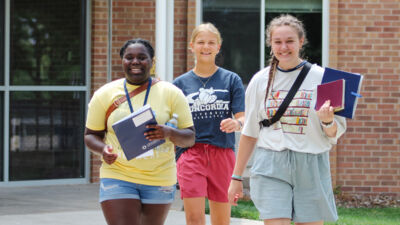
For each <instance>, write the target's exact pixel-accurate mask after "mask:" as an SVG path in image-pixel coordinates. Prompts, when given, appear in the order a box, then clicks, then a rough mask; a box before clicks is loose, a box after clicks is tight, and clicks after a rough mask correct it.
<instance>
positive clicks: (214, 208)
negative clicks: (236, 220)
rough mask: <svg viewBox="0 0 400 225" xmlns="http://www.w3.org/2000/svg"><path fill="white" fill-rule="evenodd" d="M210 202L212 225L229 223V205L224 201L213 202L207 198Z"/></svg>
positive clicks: (226, 224)
mask: <svg viewBox="0 0 400 225" xmlns="http://www.w3.org/2000/svg"><path fill="white" fill-rule="evenodd" d="M208 202H209V203H210V216H211V224H212V225H229V222H230V219H231V205H230V204H229V203H224V202H215V201H211V200H208Z"/></svg>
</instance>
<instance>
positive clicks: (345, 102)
mask: <svg viewBox="0 0 400 225" xmlns="http://www.w3.org/2000/svg"><path fill="white" fill-rule="evenodd" d="M362 79H363V76H362V75H361V74H356V73H349V72H344V71H340V70H335V69H331V68H325V72H324V76H323V78H322V82H321V85H319V86H318V87H317V102H316V104H315V109H316V110H319V108H320V107H321V105H322V104H324V102H325V101H326V100H328V99H329V100H331V105H332V106H333V107H334V109H335V114H336V115H339V116H343V117H346V118H350V119H352V118H354V115H355V111H356V108H357V100H358V98H360V97H361V95H360V89H361V83H362Z"/></svg>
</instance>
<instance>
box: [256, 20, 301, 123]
mask: <svg viewBox="0 0 400 225" xmlns="http://www.w3.org/2000/svg"><path fill="white" fill-rule="evenodd" d="M280 26H290V27H292V28H293V29H294V30H295V31H296V32H297V35H298V37H299V39H302V38H304V42H303V46H304V45H305V44H306V43H307V39H306V32H305V29H304V25H303V23H302V22H301V21H300V20H298V19H297V18H296V17H294V16H291V15H288V14H286V15H280V16H279V17H275V18H274V19H273V20H272V21H271V22H270V23H269V24H268V26H267V30H266V32H265V33H266V36H267V40H266V44H267V46H268V47H271V41H272V40H271V38H272V32H273V30H274V29H275V28H276V27H280ZM271 56H272V57H271V59H270V61H269V63H270V64H269V74H268V83H267V88H266V93H265V99H264V108H265V111H266V112H267V104H266V102H267V99H268V95H269V94H270V92H271V93H272V88H273V83H274V79H275V74H276V70H277V67H278V64H279V60H278V59H277V58H276V56H275V55H274V54H273V53H272V50H271ZM272 97H273V98H274V96H272ZM267 116H268V113H267Z"/></svg>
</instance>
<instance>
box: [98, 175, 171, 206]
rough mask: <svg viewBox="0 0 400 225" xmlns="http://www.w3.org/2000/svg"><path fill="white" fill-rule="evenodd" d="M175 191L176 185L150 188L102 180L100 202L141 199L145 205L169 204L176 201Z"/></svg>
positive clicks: (124, 182) (119, 181) (148, 186)
mask: <svg viewBox="0 0 400 225" xmlns="http://www.w3.org/2000/svg"><path fill="white" fill-rule="evenodd" d="M175 191H176V186H175V184H174V185H172V186H150V185H144V184H136V183H131V182H127V181H122V180H117V179H111V178H101V179H100V192H99V202H103V201H107V200H113V199H139V200H140V201H141V202H142V203H143V204H169V203H172V202H173V201H174V199H175Z"/></svg>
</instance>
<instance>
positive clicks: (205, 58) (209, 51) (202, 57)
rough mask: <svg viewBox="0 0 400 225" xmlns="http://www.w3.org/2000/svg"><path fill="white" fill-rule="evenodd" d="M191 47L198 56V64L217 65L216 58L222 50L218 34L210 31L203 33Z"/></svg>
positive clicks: (198, 35) (199, 34)
mask: <svg viewBox="0 0 400 225" xmlns="http://www.w3.org/2000/svg"><path fill="white" fill-rule="evenodd" d="M190 47H191V49H192V52H193V53H194V54H195V56H196V60H197V63H212V64H215V57H216V55H217V54H218V52H219V49H220V48H221V44H220V43H219V41H218V38H217V35H216V34H214V33H212V32H210V31H201V32H199V33H198V34H197V36H196V37H195V39H194V41H193V42H191V43H190Z"/></svg>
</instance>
